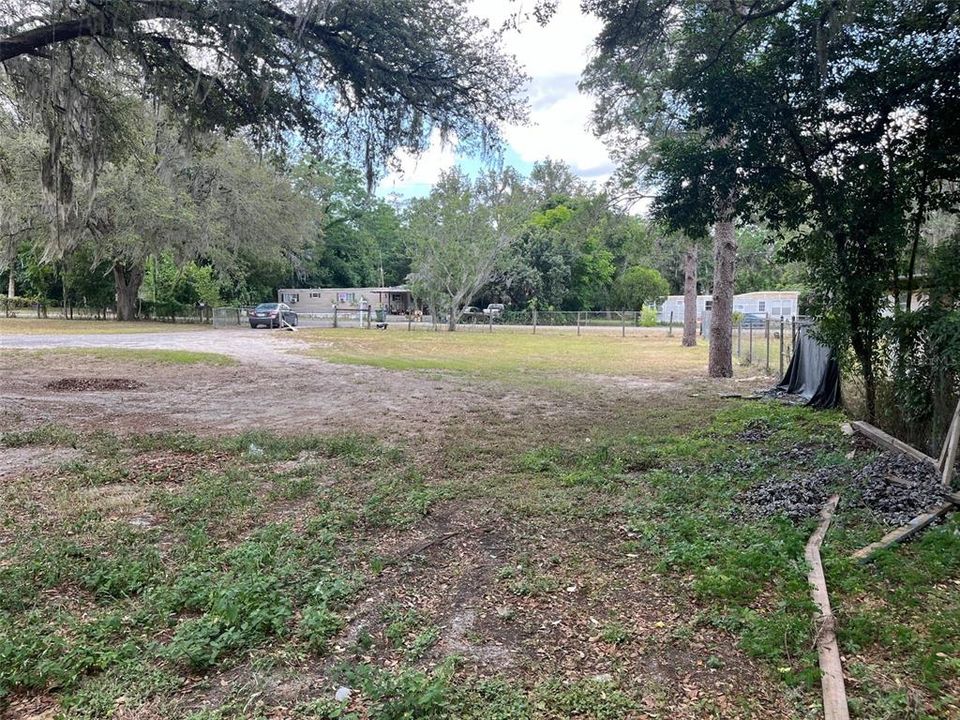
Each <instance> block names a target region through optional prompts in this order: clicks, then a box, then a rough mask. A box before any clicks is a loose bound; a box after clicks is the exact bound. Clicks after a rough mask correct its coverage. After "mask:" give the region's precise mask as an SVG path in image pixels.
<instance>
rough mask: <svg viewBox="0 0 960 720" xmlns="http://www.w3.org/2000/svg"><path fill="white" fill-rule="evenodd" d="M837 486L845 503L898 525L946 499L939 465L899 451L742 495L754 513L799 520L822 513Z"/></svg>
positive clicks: (771, 482)
mask: <svg viewBox="0 0 960 720" xmlns="http://www.w3.org/2000/svg"><path fill="white" fill-rule="evenodd" d="M891 478H892V481H891ZM835 490H836V491H837V492H839V493H840V495H841V503H843V504H845V505H847V506H852V507H863V508H866V509H867V510H868V511H870V512H871V513H872V514H873V515H874V517H876V518H877V519H878V520H880V521H881V522H884V523H887V524H889V525H895V526H898V525H905V524H906V523H908V522H910V520H912V519H913V518H915V517H916V516H917V515H919V514H921V513H922V512H924V511H925V510H926V509H927V508H930V507H932V506H934V505H937V504H939V503H941V502H943V499H944V492H943V486H942V485H941V482H940V477H939V476H938V474H937V471H936V469H935V468H934V467H932V466H931V465H929V464H928V463H924V462H920V461H917V460H913V459H911V458H909V457H907V456H905V455H901V454H900V453H894V452H887V453H884V454H882V455H880V456H878V457H877V458H875V459H874V460H873V461H871V462H870V463H868V464H867V465H865V466H864V467H863V468H861V469H860V470H858V471H856V472H854V473H852V474H851V472H850V471H849V470H848V469H846V468H843V467H832V468H821V469H819V470H815V471H813V472H811V473H806V474H803V475H797V476H795V477H793V478H791V479H789V480H774V479H771V480H768V481H766V482H763V483H760V484H759V485H757V486H755V487H753V488H751V489H750V490H747V491H745V492H743V493H741V495H740V498H739V499H740V502H741V504H742V506H743V508H744V514H746V515H747V516H749V517H770V516H773V515H784V516H786V517H788V518H790V519H791V520H793V521H794V522H796V521H799V520H803V519H805V518H808V517H813V516H815V515H817V514H818V513H819V512H820V510H821V508H823V506H824V504H825V503H826V501H827V499H828V498H829V497H830V494H831V492H833V491H835Z"/></svg>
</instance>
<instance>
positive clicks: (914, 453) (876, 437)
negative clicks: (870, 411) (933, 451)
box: [850, 420, 938, 467]
mask: <svg viewBox="0 0 960 720" xmlns="http://www.w3.org/2000/svg"><path fill="white" fill-rule="evenodd" d="M850 425H851V426H852V427H853V429H854V430H856V431H857V432H858V433H860V434H861V435H863V436H864V437H865V438H867V439H869V440H872V441H873V442H874V444H876V445H879V446H880V447H882V448H886V449H887V450H896V451H897V452H901V453H903V454H904V455H909V456H910V457H912V458H915V459H917V460H921V461H923V462H927V463H930V464H931V465H933V466H934V467H937V464H938V463H937V461H936V460H935V459H934V458H932V457H930V456H929V455H926V454H924V453H922V452H920V451H919V450H917V449H916V448H914V447H910V446H909V445H907V444H906V443H905V442H902V441H900V440H897V439H896V438H895V437H893V435H888V434H887V433H885V432H884V431H883V430H881V429H880V428H876V427H874V426H873V425H871V424H870V423H868V422H863V421H862V420H856V421H854V422H852V423H850Z"/></svg>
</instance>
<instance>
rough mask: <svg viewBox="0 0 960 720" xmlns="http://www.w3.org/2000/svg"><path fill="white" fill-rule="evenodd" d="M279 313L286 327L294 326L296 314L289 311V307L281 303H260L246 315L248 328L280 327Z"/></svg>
mask: <svg viewBox="0 0 960 720" xmlns="http://www.w3.org/2000/svg"><path fill="white" fill-rule="evenodd" d="M281 313H282V316H283V322H284V323H285V324H287V325H293V326H296V325H297V322H298V320H299V318H297V314H296V313H295V312H294V311H293V310H291V309H290V306H289V305H284V304H283V303H260V304H259V305H257V306H256V307H255V308H254V309H253V310H251V311H250V312H249V313H248V314H247V315H248V318H249V320H250V327H252V328H256V327H260V326H261V325H265V326H266V327H272V328H278V327H280V317H281Z"/></svg>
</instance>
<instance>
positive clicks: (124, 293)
mask: <svg viewBox="0 0 960 720" xmlns="http://www.w3.org/2000/svg"><path fill="white" fill-rule="evenodd" d="M143 273H144V270H143V267H142V266H134V267H128V266H125V265H123V264H122V263H114V265H113V280H114V283H115V285H116V288H117V320H133V319H134V318H135V317H136V315H137V294H138V293H139V292H140V284H141V283H142V282H143Z"/></svg>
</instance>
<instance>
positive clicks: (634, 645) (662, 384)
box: [0, 330, 792, 718]
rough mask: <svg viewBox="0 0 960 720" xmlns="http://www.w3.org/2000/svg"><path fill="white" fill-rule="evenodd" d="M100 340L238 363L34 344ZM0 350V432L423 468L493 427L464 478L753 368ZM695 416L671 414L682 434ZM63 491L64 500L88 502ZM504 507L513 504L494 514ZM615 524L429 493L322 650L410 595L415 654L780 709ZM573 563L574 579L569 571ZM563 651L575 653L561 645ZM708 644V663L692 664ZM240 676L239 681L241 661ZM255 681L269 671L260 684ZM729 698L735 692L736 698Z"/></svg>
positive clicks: (297, 686) (202, 347)
mask: <svg viewBox="0 0 960 720" xmlns="http://www.w3.org/2000/svg"><path fill="white" fill-rule="evenodd" d="M104 347H107V348H128V349H173V350H194V351H197V350H199V351H206V352H215V353H222V354H226V355H229V356H231V357H233V358H235V359H236V360H237V361H238V364H236V365H233V366H228V367H214V366H208V365H203V364H198V365H186V366H179V365H172V364H163V363H145V364H136V363H132V362H130V361H129V360H123V361H116V360H105V359H94V358H89V357H84V356H82V355H76V354H69V353H59V352H44V351H48V350H62V349H67V348H104ZM2 349H3V350H2V352H0V382H2V388H0V404H2V415H0V427H2V428H3V429H4V430H8V431H9V430H27V429H31V428H35V427H38V426H40V425H44V424H56V425H63V426H67V427H70V428H73V429H76V430H79V431H90V430H92V429H103V430H109V431H113V432H115V433H118V434H121V435H122V434H126V433H143V432H152V431H159V430H183V431H189V432H193V433H198V434H204V435H223V434H229V433H235V432H240V431H246V430H273V431H275V432H277V433H281V434H296V433H312V434H322V433H328V432H344V431H347V432H350V431H359V432H364V433H367V434H369V435H371V436H375V437H378V438H380V439H384V440H387V441H390V442H401V443H403V444H404V445H405V446H406V447H408V448H409V450H410V451H411V452H412V454H413V455H414V456H415V457H417V460H418V463H419V464H420V465H421V466H423V467H426V468H430V467H433V468H434V469H435V471H436V473H438V474H439V473H442V472H443V471H444V469H443V468H444V465H443V462H444V460H443V458H444V457H450V454H451V453H456V452H458V448H459V447H466V448H467V449H469V448H470V446H471V438H481V437H483V436H484V435H487V436H490V435H493V436H495V437H496V438H497V442H496V443H495V444H491V443H488V442H478V443H476V445H475V451H476V462H475V465H476V475H482V474H483V473H484V472H485V468H484V463H485V457H486V456H485V455H484V453H496V454H497V455H498V457H497V458H496V459H493V457H492V455H491V456H490V465H489V467H497V466H498V463H499V465H501V466H502V465H504V463H507V462H512V460H511V459H510V457H509V456H510V455H511V453H512V451H514V450H515V451H516V452H517V454H519V453H521V452H522V451H523V450H524V448H527V447H531V446H533V445H535V444H537V443H538V442H545V441H549V440H551V439H554V438H556V437H559V436H563V437H566V438H570V437H576V436H577V435H578V433H579V434H581V435H582V437H584V438H587V439H589V437H590V435H591V433H592V432H594V430H595V428H596V427H597V425H598V423H599V422H600V419H601V418H602V419H603V422H605V423H608V424H613V425H617V424H618V423H620V424H623V425H629V424H630V423H631V422H633V418H634V417H635V413H636V411H637V409H638V408H642V410H643V416H644V418H645V422H648V423H650V422H656V418H657V413H656V407H657V406H658V405H665V404H671V405H687V404H689V406H690V407H691V408H694V407H697V406H699V405H700V404H702V403H706V404H708V405H716V404H717V403H718V398H719V395H720V394H721V393H723V392H725V391H731V390H735V391H738V392H743V391H746V390H747V389H749V388H752V387H755V386H761V385H764V384H767V383H768V382H769V381H768V380H766V379H763V378H752V379H747V381H746V382H739V383H738V382H735V381H731V382H730V383H728V384H726V385H718V384H710V385H707V384H706V383H705V382H704V381H702V380H698V379H696V378H694V377H684V376H682V375H678V376H677V377H674V378H671V379H667V380H648V379H644V378H639V377H610V376H591V375H585V376H579V377H577V378H575V380H576V382H574V383H570V384H568V385H563V384H560V385H558V384H557V383H556V382H551V383H545V384H542V385H536V384H531V383H512V382H510V381H509V379H503V380H491V379H489V378H488V379H485V380H482V381H480V380H477V379H473V378H471V377H469V376H465V375H463V374H456V373H443V372H409V371H389V370H382V369H372V368H368V367H363V366H356V365H351V366H347V365H336V364H333V363H329V362H325V361H323V360H320V359H317V358H313V357H307V356H305V355H303V354H302V352H303V351H304V350H305V349H306V347H305V345H304V344H303V343H302V342H300V341H298V340H297V339H295V338H291V337H283V336H278V335H277V334H276V333H268V332H265V331H264V332H251V331H245V330H241V331H230V330H225V331H215V332H205V333H202V334H201V333H196V332H190V333H175V332H173V333H152V334H150V335H108V334H100V335H95V336H94V335H90V336H82V335H71V336H66V335H63V336H42V335H33V336H29V337H5V338H3V339H2ZM83 376H102V377H109V378H112V379H129V380H131V381H136V382H139V383H142V384H143V387H142V388H139V389H133V390H126V389H120V390H111V391H84V392H68V391H62V390H51V389H48V388H47V387H46V386H47V385H48V384H49V383H51V382H56V381H57V380H59V379H63V378H74V377H83ZM670 422H673V420H671V421H670ZM696 422H697V420H696V416H695V414H691V420H690V423H691V429H692V428H693V427H694V426H695V425H696ZM587 441H589V440H587ZM44 452H45V450H44V449H42V448H3V449H0V477H3V476H12V475H16V474H19V472H23V471H25V470H27V469H30V470H31V471H35V470H36V469H37V468H39V467H42V466H43V465H47V466H48V467H50V468H52V467H53V466H55V465H57V464H59V463H62V462H66V461H69V460H72V459H75V457H76V456H75V455H74V454H71V453H70V451H69V450H64V449H57V450H55V451H50V452H49V453H48V454H44ZM155 460H156V462H159V463H161V464H162V463H163V462H166V461H165V460H164V458H159V459H155ZM468 475H469V473H468ZM428 479H430V478H429V471H428ZM470 479H471V478H469V477H467V478H465V481H469V480H470ZM131 483H132V481H129V482H128V484H131ZM131 487H132V484H131ZM109 488H110V486H107V488H106V489H105V488H100V491H101V492H100V493H99V494H98V499H96V502H106V503H108V505H109V508H108V509H109V512H110V513H111V514H112V516H116V517H117V518H120V519H125V518H127V516H128V515H129V516H130V517H129V518H127V519H128V521H129V523H131V524H133V525H136V524H137V523H140V524H145V525H146V526H150V525H152V523H154V522H155V518H154V517H153V516H152V515H150V514H149V513H148V512H147V510H145V507H146V505H145V500H144V497H143V494H142V493H140V494H130V493H129V492H126V486H124V487H118V489H117V491H116V492H113V493H111V492H106V490H109ZM504 492H510V491H509V489H505V490H504ZM74 501H75V502H80V504H81V505H83V504H84V503H87V502H94V499H92V498H79V499H78V498H75V499H74ZM81 501H82V502H81ZM101 509H102V508H101ZM508 514H510V515H514V517H513V519H510V520H508V519H507V517H506V515H508ZM137 527H139V525H137ZM624 532H625V531H624V529H623V528H622V527H621V526H618V525H616V524H613V525H603V526H602V529H601V530H600V531H598V525H597V524H596V523H589V522H583V521H578V520H576V519H572V520H571V521H570V522H568V523H566V524H563V525H558V524H557V523H556V522H555V521H553V520H552V519H551V518H549V517H548V516H545V515H544V516H540V515H533V516H531V517H530V518H529V519H525V520H523V521H520V522H518V521H517V520H516V517H515V511H514V512H511V513H505V512H504V511H503V509H502V508H500V507H498V506H497V504H496V503H495V502H492V501H491V498H490V497H486V498H483V499H482V500H477V501H476V502H473V503H471V502H464V501H462V500H457V501H456V502H447V503H441V504H439V505H438V506H437V507H436V508H435V509H434V510H433V511H431V513H430V515H429V516H428V517H427V518H425V520H424V522H422V523H419V524H418V525H416V526H415V527H413V528H411V529H409V530H405V531H403V532H396V533H386V534H383V535H382V536H379V537H377V538H376V539H373V538H371V540H373V541H374V542H375V546H373V547H372V548H371V549H370V552H375V554H376V555H377V556H379V557H384V558H388V559H392V560H393V561H391V562H390V563H389V564H388V567H387V568H386V570H385V571H384V572H383V573H382V574H381V575H380V576H379V578H377V579H376V580H375V581H374V582H373V583H372V584H371V586H369V587H368V588H367V589H366V593H365V594H366V596H367V597H366V599H365V600H363V601H362V602H360V603H359V604H358V605H357V606H355V607H354V609H353V610H352V611H351V613H350V616H349V618H348V621H349V624H348V626H347V628H346V629H345V631H344V635H343V636H342V637H341V638H339V639H338V640H337V646H338V647H346V646H348V645H349V644H350V643H351V642H352V638H355V637H356V636H357V635H358V633H360V632H361V631H364V630H365V627H366V625H368V624H369V623H370V622H373V621H375V620H376V619H378V618H379V617H380V613H382V611H383V608H385V607H391V606H402V607H410V608H416V610H417V612H419V613H422V614H423V615H425V616H428V617H430V618H431V619H432V620H433V621H434V622H435V623H436V625H437V626H438V627H440V628H441V637H440V640H439V642H438V644H437V645H436V647H435V648H434V649H433V651H432V657H436V658H437V659H439V658H441V657H443V656H444V655H449V654H457V655H460V656H462V657H465V658H466V659H467V660H468V661H469V662H470V663H471V664H472V665H474V666H475V667H476V668H477V669H478V670H477V671H478V672H479V673H480V674H492V675H494V674H496V675H502V674H518V675H519V676H521V677H522V676H529V677H533V676H538V675H541V676H542V675H550V676H552V677H558V678H569V679H577V678H588V679H589V678H599V679H600V680H601V681H604V679H606V678H610V677H616V678H617V679H618V680H622V681H623V682H626V683H627V684H637V685H638V686H643V687H645V688H649V693H648V695H649V697H650V698H651V700H650V702H651V706H650V715H649V717H662V715H660V714H659V713H660V712H662V711H663V709H664V708H666V707H672V708H674V709H675V711H676V714H674V715H671V716H672V717H689V718H694V717H698V716H701V715H699V711H698V708H701V709H702V708H704V707H705V706H706V705H705V703H706V704H709V705H710V707H711V708H715V709H716V708H719V710H715V712H716V714H715V715H710V716H711V717H747V716H752V717H767V718H780V717H783V718H787V717H792V713H791V711H790V709H789V707H788V704H787V703H786V702H785V701H784V699H783V698H782V697H780V695H779V693H780V691H779V690H778V689H777V686H776V685H775V684H774V683H773V682H772V681H771V679H770V678H769V676H768V674H767V673H766V671H765V670H763V669H762V667H761V665H760V664H759V663H758V661H756V660H752V659H750V658H748V657H747V656H746V655H745V654H743V653H742V652H740V651H739V650H737V649H736V648H735V645H734V643H733V642H731V639H730V638H729V637H727V636H725V635H723V634H722V633H719V632H717V631H709V632H703V633H701V634H700V635H699V636H698V637H697V638H696V640H695V641H693V642H690V641H687V640H684V641H679V640H677V638H676V637H675V636H674V634H672V633H673V631H674V629H675V628H676V627H677V626H678V625H682V624H683V622H684V619H685V618H689V616H690V614H691V613H692V612H693V610H694V608H692V607H691V606H690V604H689V602H688V601H686V600H685V599H684V598H683V597H678V596H677V595H676V593H675V587H674V586H670V585H668V584H665V583H664V581H663V580H662V579H661V578H660V577H658V576H657V575H656V574H651V573H650V570H649V566H648V565H647V563H645V562H639V561H636V560H635V559H631V558H629V557H624V556H623V555H622V554H621V553H613V552H611V548H614V547H616V546H618V545H620V544H622V543H623V542H624V541H625V540H627V539H628V538H626V536H625V535H624ZM523 557H529V558H533V559H534V560H535V562H536V563H540V564H542V566H543V567H544V568H548V569H549V568H551V567H553V565H551V563H552V564H554V565H556V566H557V567H577V568H579V572H578V574H577V575H571V576H569V577H558V579H557V582H559V585H558V588H561V589H560V590H559V591H557V592H550V593H549V594H548V595H547V596H546V599H541V598H538V597H536V596H532V597H524V596H518V595H517V594H516V593H511V592H509V591H508V590H507V589H506V588H507V585H506V584H505V581H504V580H503V579H502V577H501V575H498V573H500V574H502V573H503V567H504V566H505V565H509V564H510V563H516V562H518V558H523ZM518 567H519V565H518ZM611 568H613V569H615V572H610V570H611ZM578 577H581V578H588V580H587V582H586V585H584V584H583V583H582V582H581V581H578V579H577V578H578ZM616 618H622V619H623V622H624V624H625V626H626V628H627V630H628V631H629V637H630V638H631V639H630V640H629V641H628V642H627V643H625V644H615V643H611V642H607V641H604V640H603V639H601V638H600V636H599V632H600V631H599V628H600V627H601V625H602V624H607V623H609V622H611V620H613V619H616ZM710 633H713V634H712V635H711V634H710ZM571 648H579V649H578V650H576V652H571ZM377 650H379V651H380V652H382V653H383V655H382V657H381V658H380V659H381V660H383V659H384V658H386V662H387V663H388V664H389V662H393V661H397V662H398V661H399V660H396V659H394V660H391V659H390V655H389V653H390V651H389V649H388V648H375V649H374V651H373V652H374V653H376V652H377ZM394 654H396V653H395V652H394ZM401 657H402V654H401ZM708 658H709V659H710V660H711V663H712V665H708V664H705V663H707V660H708ZM248 669H249V668H245V666H243V665H241V666H240V667H239V668H235V669H232V670H229V671H227V672H225V673H224V674H222V675H220V676H218V675H216V674H215V675H214V676H213V677H212V678H210V683H211V684H212V686H213V687H214V688H217V687H220V686H223V687H228V686H231V685H232V684H234V683H236V682H237V681H238V677H239V675H243V674H244V673H245V672H246V670H248ZM326 673H327V668H326V667H315V668H312V669H309V670H307V669H304V668H301V669H299V670H298V671H297V673H296V675H297V678H296V679H291V678H289V677H284V678H271V677H269V676H268V677H266V678H262V677H261V678H260V679H259V680H258V681H257V682H259V683H260V684H261V685H263V686H264V687H261V688H260V689H259V692H266V693H267V695H268V696H270V695H272V701H273V702H275V703H277V704H279V705H283V704H286V703H287V702H288V701H289V702H290V703H293V702H296V701H303V700H304V699H305V698H309V697H312V696H314V695H316V694H321V695H323V694H329V691H330V688H329V687H328V685H327V684H326V683H328V680H327V674H326ZM238 674H239V675H238ZM242 681H243V682H252V681H251V679H250V677H247V676H245V677H243V678H242ZM270 683H274V685H273V686H272V687H269V686H270ZM207 687H209V685H207ZM187 694H188V697H189V701H190V703H193V707H214V706H216V704H217V702H219V699H218V697H217V695H216V693H213V694H211V693H210V692H209V691H208V690H203V689H202V687H200V686H198V688H197V689H196V691H195V692H188V693H187ZM745 697H746V698H747V699H746V700H745V699H744V698H745ZM48 700H49V699H48ZM17 702H18V703H20V704H19V705H14V706H13V707H12V708H11V710H12V711H14V712H17V711H18V708H19V709H20V710H22V711H23V713H24V716H33V717H45V715H43V713H44V712H47V711H49V708H50V705H49V704H45V702H46V701H44V700H42V699H41V698H38V697H37V696H29V697H24V698H21V699H19V700H18V701H17ZM49 702H52V700H49ZM743 702H747V703H748V704H747V706H744V705H741V704H738V703H743ZM31 703H32V704H33V705H31ZM735 705H736V707H735ZM754 711H756V713H758V714H754ZM139 712H145V713H146V714H145V715H140V716H143V717H145V716H149V712H147V709H146V708H143V709H141V711H137V712H135V713H134V714H133V715H131V717H134V716H137V714H138V713H139ZM704 717H705V715H704Z"/></svg>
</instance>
